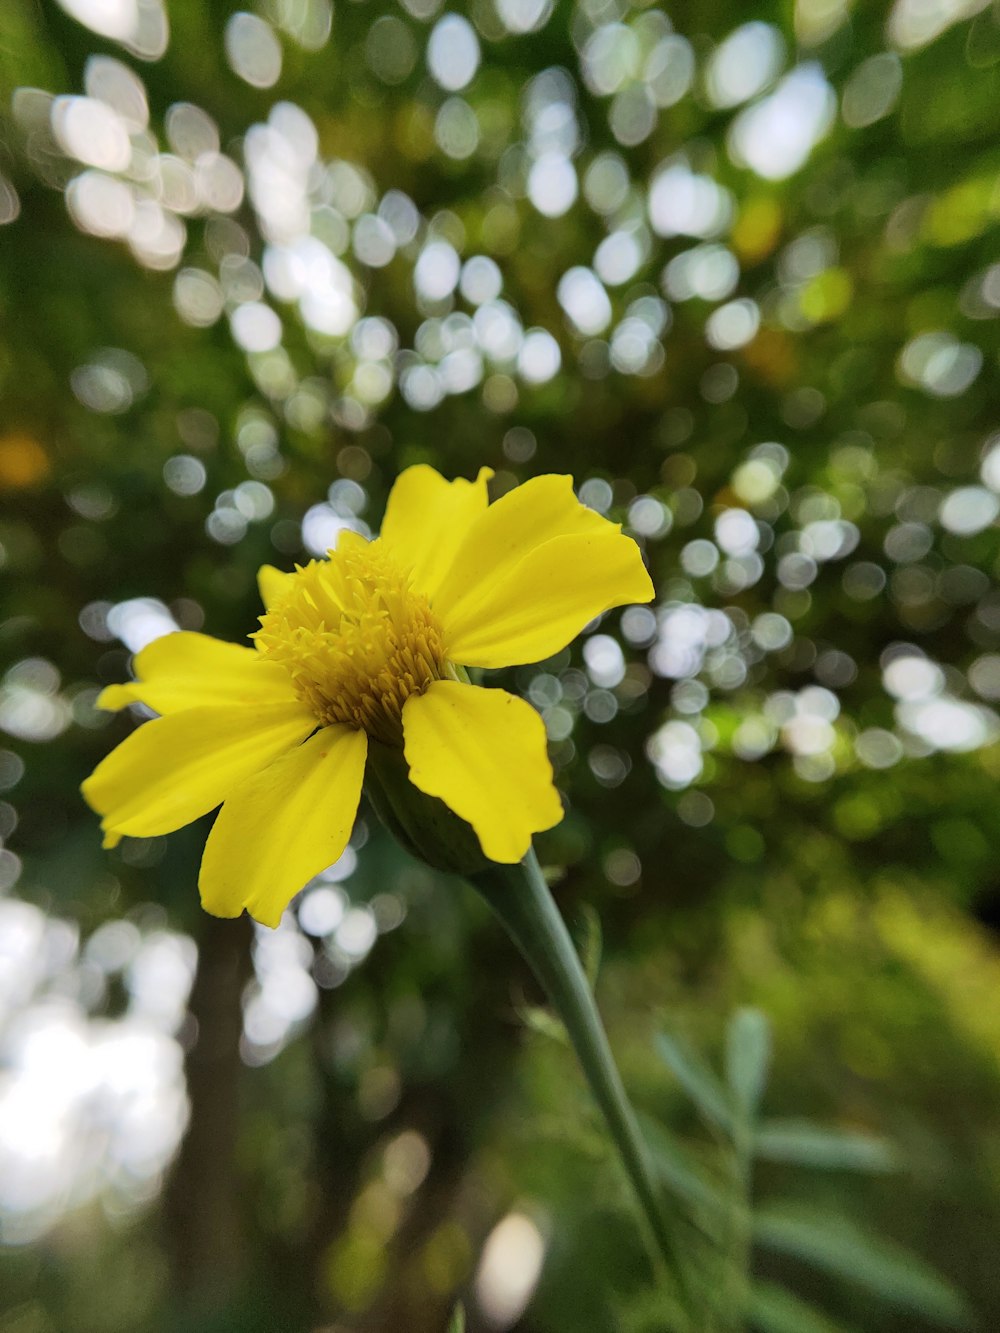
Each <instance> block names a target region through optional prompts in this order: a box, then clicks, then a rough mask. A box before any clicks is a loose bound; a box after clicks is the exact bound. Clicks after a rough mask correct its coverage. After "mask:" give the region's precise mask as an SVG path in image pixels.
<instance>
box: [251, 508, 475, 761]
mask: <svg viewBox="0 0 1000 1333" xmlns="http://www.w3.org/2000/svg"><path fill="white" fill-rule="evenodd" d="M260 625H261V627H260V629H259V630H257V632H256V633H255V634H254V635H252V636H251V637H253V638H254V639H255V640H256V642H257V648H258V649H259V651H260V652H261V654H262V655H263V656H264V657H266V658H268V659H269V660H271V661H274V662H280V663H281V665H282V666H283V667H284V668H285V670H286V671H287V672H288V674H289V675H290V676H291V678H292V682H293V684H294V686H295V689H296V692H297V693H298V695H299V698H300V699H302V701H303V703H305V704H306V705H307V707H309V708H310V709H312V711H313V712H314V713H315V715H316V717H317V718H318V719H319V721H320V722H321V723H323V724H324V725H327V724H329V723H331V722H342V723H345V724H346V725H347V726H349V727H355V728H357V729H358V730H363V731H366V732H368V734H369V735H370V736H374V737H375V739H376V740H380V741H382V742H384V743H385V744H388V745H400V744H401V743H402V722H401V716H402V712H403V704H404V703H406V701H407V699H408V698H409V697H410V695H411V694H422V693H423V691H424V690H426V688H427V686H428V685H429V684H430V683H431V681H432V680H440V679H442V678H443V677H444V676H446V675H449V674H450V672H449V670H448V662H447V659H446V658H445V653H444V641H443V635H442V632H441V626H440V625H439V624H438V621H437V619H436V617H435V616H434V613H433V612H432V610H431V606H430V602H428V600H427V598H426V597H425V596H424V595H423V594H422V593H419V592H417V591H416V590H415V589H414V588H412V587H411V586H410V576H409V574H408V573H406V572H405V571H404V570H402V569H400V568H399V566H398V565H397V564H396V563H395V562H394V561H393V560H392V559H391V558H390V557H389V556H388V555H387V554H386V552H385V551H384V550H383V549H382V548H381V546H380V544H379V543H378V542H377V541H374V542H371V543H369V542H366V541H365V540H364V539H363V538H361V537H358V536H357V535H356V534H353V533H344V534H343V536H342V538H341V542H340V545H339V547H338V549H337V550H336V551H332V552H331V553H330V558H329V560H313V561H311V562H310V563H309V564H308V565H306V566H305V567H304V568H303V569H300V570H297V571H296V573H295V574H293V575H292V576H291V577H290V579H289V582H288V587H287V591H286V592H285V593H284V594H283V596H282V597H280V598H279V600H278V601H277V602H276V603H275V605H274V606H272V607H271V608H270V610H268V611H267V612H266V614H264V615H263V616H261V618H260Z"/></svg>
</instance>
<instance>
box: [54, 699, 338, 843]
mask: <svg viewBox="0 0 1000 1333" xmlns="http://www.w3.org/2000/svg"><path fill="white" fill-rule="evenodd" d="M315 727H316V719H315V717H314V716H313V715H312V713H310V712H309V710H308V709H307V708H305V707H304V706H303V705H302V704H300V703H297V702H296V703H282V704H262V705H259V706H254V707H249V706H244V707H229V708H217V707H216V708H211V707H210V708H186V709H184V711H183V712H180V713H174V714H172V715H171V716H169V717H159V718H156V719H155V720H154V721H152V722H146V723H144V724H143V725H142V726H141V727H139V728H138V730H137V731H133V733H132V735H131V736H128V737H127V738H126V739H125V740H124V741H122V743H121V745H119V746H118V748H117V749H115V750H112V751H111V753H110V754H109V755H108V757H107V758H106V759H104V760H103V761H102V762H101V763H100V764H98V766H97V768H96V769H95V770H94V771H93V773H92V774H91V775H90V777H89V778H88V779H87V781H86V782H85V783H84V784H83V787H82V788H81V790H82V792H83V795H84V797H85V798H86V800H87V802H88V804H89V805H90V806H91V807H92V808H93V809H94V810H96V811H97V813H98V814H99V815H102V816H103V822H102V825H101V827H102V828H103V829H104V830H105V832H106V833H107V834H108V835H110V838H112V839H116V838H119V837H122V836H127V837H134V838H152V837H156V836H157V835H158V834H160V833H170V832H171V831H172V830H173V829H177V828H180V827H181V826H182V825H183V824H190V823H191V821H192V820H193V819H198V818H199V817H200V816H201V815H204V814H207V813H208V811H209V810H212V809H214V808H215V806H217V805H219V804H220V802H222V801H224V800H225V798H226V797H227V796H228V795H229V793H230V792H231V791H232V790H233V788H234V787H236V786H238V785H239V783H241V782H242V781H243V780H244V778H248V777H250V775H251V774H253V773H257V772H259V771H260V769H262V768H264V767H265V766H266V765H267V764H269V763H270V762H271V761H272V760H273V759H276V758H277V757H278V755H279V754H281V753H282V752H283V751H284V750H288V749H290V748H291V747H292V746H293V745H297V744H298V743H299V742H300V741H301V740H304V739H305V737H306V736H308V735H309V733H310V732H311V731H313V730H314V729H315ZM110 845H113V843H111V844H110Z"/></svg>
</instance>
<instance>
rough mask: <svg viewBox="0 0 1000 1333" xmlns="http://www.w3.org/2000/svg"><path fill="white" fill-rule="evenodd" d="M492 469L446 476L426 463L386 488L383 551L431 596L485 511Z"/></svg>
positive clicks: (409, 470) (382, 534)
mask: <svg viewBox="0 0 1000 1333" xmlns="http://www.w3.org/2000/svg"><path fill="white" fill-rule="evenodd" d="M492 476H493V471H492V469H491V468H488V467H484V468H480V470H479V476H478V477H477V478H476V480H475V481H465V480H464V479H463V478H461V477H459V478H458V479H457V480H455V481H445V479H444V477H442V476H441V474H440V473H438V472H435V471H434V469H433V468H432V467H428V466H427V464H426V463H418V464H417V465H416V466H415V467H408V468H407V469H406V471H405V472H401V473H400V474H399V476H398V477H397V478H396V483H395V485H394V486H393V488H392V490H391V491H390V493H389V499H388V502H387V504H386V509H385V518H384V519H383V521H382V532H381V534H380V538H381V541H382V544H383V546H384V547H385V548H386V550H388V551H390V552H391V553H392V554H393V555H394V556H396V557H397V558H398V559H399V561H400V563H401V564H405V565H406V566H407V567H408V568H410V569H412V570H413V581H414V584H415V585H416V587H418V588H419V589H420V590H421V592H424V593H426V594H427V595H428V597H433V595H434V592H435V590H436V589H437V586H438V584H439V583H440V582H441V580H442V579H443V578H444V576H445V575H446V574H447V572H448V569H449V567H450V565H451V563H452V560H453V559H454V556H455V552H456V551H457V549H458V547H459V546H460V545H461V543H462V540H463V539H464V537H465V535H466V533H467V532H468V531H469V529H470V528H471V527H472V525H473V524H474V523H475V522H476V520H477V519H478V518H479V517H480V516H481V515H482V514H485V513H486V512H487V504H488V499H487V495H486V483H487V481H489V479H490V477H492Z"/></svg>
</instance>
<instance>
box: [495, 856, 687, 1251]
mask: <svg viewBox="0 0 1000 1333" xmlns="http://www.w3.org/2000/svg"><path fill="white" fill-rule="evenodd" d="M469 879H470V882H471V883H472V884H473V885H474V886H475V888H476V889H478V891H479V892H480V893H481V894H482V895H483V897H484V898H485V899H486V901H487V902H488V903H489V904H490V906H491V907H492V909H493V911H494V912H495V913H496V915H497V916H498V917H499V918H500V920H501V922H502V923H503V925H504V926H505V927H506V929H507V932H508V933H509V935H510V936H511V938H512V939H513V941H514V943H515V944H516V945H517V947H518V949H519V950H520V951H521V953H522V955H523V956H524V958H525V960H526V962H527V963H528V964H529V965H530V967H531V968H532V970H533V971H534V973H535V976H536V977H537V979H538V981H539V982H540V983H541V985H542V986H543V988H544V989H545V992H546V994H547V995H548V997H549V1000H550V1001H551V1003H552V1005H553V1007H554V1008H555V1010H556V1013H557V1014H558V1015H559V1018H560V1019H561V1020H562V1023H563V1026H564V1027H565V1029H566V1032H567V1034H568V1035H569V1038H570V1041H571V1042H572V1043H573V1048H574V1050H575V1051H576V1054H577V1058H578V1059H579V1061H580V1065H581V1067H582V1069H583V1072H584V1075H585V1076H586V1079H587V1082H588V1083H589V1084H590V1089H591V1092H592V1093H593V1095H594V1098H595V1100H596V1101H597V1104H598V1106H599V1107H600V1108H601V1111H602V1113H603V1115H604V1119H605V1120H606V1122H607V1126H608V1129H609V1131H610V1133H611V1137H612V1139H613V1140H614V1143H615V1147H616V1148H617V1149H618V1152H619V1155H620V1157H621V1161H622V1165H623V1166H624V1167H625V1171H626V1173H627V1175H628V1177H629V1179H630V1181H631V1182H632V1186H633V1188H634V1190H635V1193H636V1196H637V1198H638V1201H639V1205H640V1207H641V1209H642V1214H643V1217H644V1218H645V1221H646V1225H647V1229H648V1232H649V1239H650V1240H651V1241H652V1242H653V1246H654V1254H655V1255H656V1256H657V1258H658V1259H662V1260H663V1261H664V1263H665V1264H666V1265H667V1268H668V1269H670V1270H671V1271H672V1272H673V1273H674V1274H677V1270H678V1265H677V1255H676V1252H675V1247H674V1245H673V1243H672V1241H671V1237H670V1231H669V1228H668V1226H667V1222H666V1218H665V1216H664V1214H663V1211H662V1209H661V1206H660V1201H659V1197H658V1191H657V1186H656V1181H655V1175H654V1171H653V1166H652V1162H651V1160H650V1157H649V1151H648V1149H647V1147H646V1145H645V1143H644V1142H643V1140H642V1136H641V1134H640V1132H639V1126H638V1123H637V1121H636V1117H635V1112H634V1111H633V1110H632V1106H631V1104H630V1102H629V1100H628V1096H627V1094H626V1092H625V1088H624V1086H623V1084H622V1080H621V1076H620V1075H619V1073H618V1069H617V1067H616V1065H615V1062H614V1057H613V1056H612V1054H611V1048H610V1046H609V1045H608V1039H607V1036H606V1034H605V1031H604V1027H603V1025H602V1023H601V1019H600V1015H599V1014H598V1012H597V1005H596V1004H595V1002H594V996H593V993H592V991H591V989H590V985H589V983H588V981H587V978H586V976H585V975H584V971H583V968H582V966H581V964H580V959H579V957H578V956H577V953H576V950H575V948H574V947H573V942H572V940H571V939H570V936H569V931H568V930H567V929H566V925H565V923H564V922H563V919H562V917H561V916H560V914H559V909H558V908H557V907H556V904H555V902H554V900H553V898H552V894H551V893H550V892H549V887H548V885H547V884H546V882H545V878H544V876H543V874H542V871H541V867H540V866H539V864H538V858H537V857H536V856H535V853H534V850H533V849H532V850H529V852H528V854H527V856H526V857H525V858H524V860H523V861H521V862H520V863H519V864H517V865H499V864H497V863H495V862H493V863H490V865H489V866H488V868H487V869H485V870H483V871H482V872H480V873H479V874H477V875H473V876H469ZM657 1266H659V1265H657Z"/></svg>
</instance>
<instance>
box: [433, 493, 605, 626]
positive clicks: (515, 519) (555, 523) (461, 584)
mask: <svg viewBox="0 0 1000 1333" xmlns="http://www.w3.org/2000/svg"><path fill="white" fill-rule="evenodd" d="M617 531H618V528H617V527H616V526H615V524H613V523H609V522H608V520H607V519H606V518H602V517H601V516H600V514H596V513H595V512H594V511H593V510H592V509H588V508H587V507H586V506H585V505H582V504H581V503H580V501H579V500H578V499H577V498H576V496H575V495H574V494H573V478H572V477H565V476H555V475H548V476H544V477H533V478H532V479H531V480H530V481H526V482H525V483H524V485H523V486H516V487H515V488H514V489H513V490H512V491H508V492H507V494H506V495H504V496H501V498H500V499H499V500H497V502H496V503H495V504H492V505H490V507H489V509H487V510H486V512H485V513H484V514H482V515H481V517H480V518H478V519H477V520H476V522H475V523H474V524H473V525H472V526H471V527H470V528H469V531H468V534H467V536H466V538H465V540H464V541H463V542H462V544H461V545H460V546H459V548H458V549H457V550H456V551H455V554H454V559H453V561H452V562H451V568H450V569H449V571H448V573H447V575H446V576H445V577H444V578H443V579H442V580H441V583H440V586H439V587H438V589H437V591H436V593H435V595H434V598H433V602H434V610H435V612H436V613H437V615H438V616H440V617H441V619H442V621H443V622H444V623H445V624H447V622H448V619H449V618H450V617H451V615H452V614H453V613H454V612H455V611H456V610H457V609H458V608H459V607H460V606H461V605H462V603H463V602H465V601H473V602H475V601H477V600H478V599H479V598H480V597H481V596H482V594H483V593H484V592H485V591H486V589H487V588H489V587H492V586H493V585H495V584H496V583H497V581H498V580H501V579H503V578H504V577H506V575H507V574H509V573H511V572H512V570H513V569H514V568H515V567H516V566H517V565H518V564H520V562H521V561H522V560H523V559H524V557H525V556H526V555H528V554H529V553H530V552H531V551H533V550H534V549H535V547H536V546H541V545H543V544H544V543H545V542H548V541H551V540H552V539H553V538H554V537H570V536H579V535H585V534H590V533H598V532H601V533H604V532H617Z"/></svg>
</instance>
